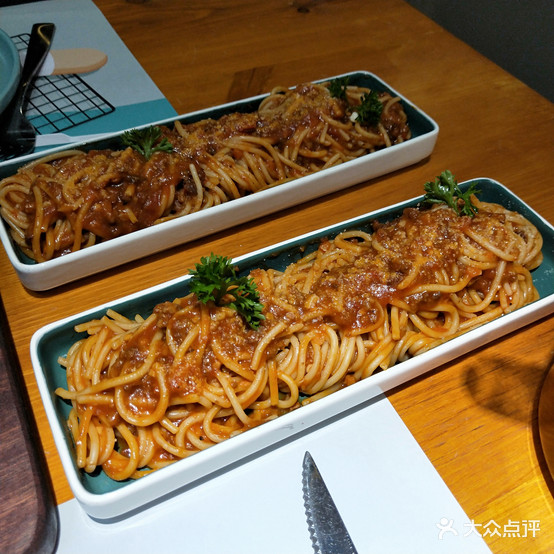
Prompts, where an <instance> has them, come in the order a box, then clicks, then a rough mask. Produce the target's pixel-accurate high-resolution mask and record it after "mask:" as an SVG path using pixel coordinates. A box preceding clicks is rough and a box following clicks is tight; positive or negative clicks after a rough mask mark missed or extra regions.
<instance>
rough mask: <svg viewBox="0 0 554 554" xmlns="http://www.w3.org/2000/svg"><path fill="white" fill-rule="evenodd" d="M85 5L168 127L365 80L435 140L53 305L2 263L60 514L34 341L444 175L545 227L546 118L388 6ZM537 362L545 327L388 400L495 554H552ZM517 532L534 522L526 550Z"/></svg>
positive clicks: (430, 28)
mask: <svg viewBox="0 0 554 554" xmlns="http://www.w3.org/2000/svg"><path fill="white" fill-rule="evenodd" d="M95 3H96V4H97V6H98V7H99V8H100V9H101V10H102V11H103V13H104V14H105V16H106V17H107V18H108V20H109V21H110V22H111V24H112V25H113V27H114V28H115V30H116V31H117V33H118V34H119V36H120V37H121V38H122V39H123V40H124V42H125V44H126V45H127V46H128V47H129V49H130V50H131V52H132V53H133V54H134V56H135V57H136V58H137V59H138V61H139V62H140V63H141V64H142V66H143V67H144V68H145V70H146V71H147V72H148V73H149V75H150V76H151V77H152V79H153V80H154V81H155V83H156V84H157V85H158V87H159V88H160V89H161V91H162V92H163V94H164V95H165V96H166V97H167V98H168V99H169V101H170V102H171V103H172V105H173V106H174V107H175V109H176V110H177V111H178V112H179V113H186V112H190V111H193V110H197V109H201V108H207V107H210V106H213V105H217V104H221V103H224V102H226V101H230V100H236V99H239V98H242V97H246V96H251V95H254V94H258V93H261V92H268V91H269V90H270V89H271V88H272V87H274V86H276V85H286V86H289V85H294V84H298V83H301V82H305V81H310V80H315V79H321V78H325V77H328V76H332V75H336V74H339V73H344V72H349V71H356V70H367V71H371V72H373V73H375V74H376V75H378V76H379V77H380V78H382V79H383V80H384V81H386V82H387V83H389V84H390V85H391V86H393V87H394V88H395V89H397V90H398V91H400V92H401V93H402V94H404V95H405V96H406V97H407V98H409V99H410V100H411V101H412V102H414V103H415V104H416V105H417V106H418V107H419V108H421V109H422V110H424V111H425V112H426V113H428V114H429V115H430V116H431V117H433V118H434V119H435V120H436V121H437V122H438V124H439V126H440V133H439V138H438V141H437V145H436V148H435V150H434V152H433V154H432V155H431V156H430V157H429V158H428V159H426V160H424V161H422V162H421V163H419V164H416V165H414V166H411V167H409V168H406V169H404V170H401V171H397V172H394V173H392V174H390V175H387V176H384V177H381V178H379V179H374V180H372V181H369V182H365V183H361V184H359V185H356V186H353V187H351V188H349V189H347V190H345V191H342V192H339V193H336V194H331V195H328V196H326V197H323V198H320V199H318V200H315V201H312V202H308V203H306V204H303V205H301V206H298V207H297V208H295V209H289V210H285V211H282V212H279V213H277V214H274V215H271V216H268V217H263V218H260V219H257V220H255V221H253V222H251V223H248V224H245V225H240V226H237V227H235V228H233V229H229V230H227V231H224V232H220V233H217V234H214V235H211V236H209V237H207V238H205V239H202V240H197V241H194V242H192V243H189V244H186V245H183V246H180V247H176V248H172V249H170V250H168V251H165V252H163V253H160V254H156V255H153V256H150V257H147V258H145V259H142V260H139V261H137V262H134V263H129V264H126V265H124V266H121V267H119V268H116V269H113V270H110V271H106V272H103V273H101V274H99V275H96V276H94V277H90V278H86V279H83V280H81V281H78V282H76V283H73V284H70V285H66V286H63V287H61V288H59V289H56V290H54V291H50V292H45V293H35V292H31V291H29V290H26V289H25V288H24V287H23V286H22V285H21V283H20V282H19V280H18V278H17V276H16V274H15V272H14V270H13V268H12V266H11V265H10V263H9V261H8V259H7V257H6V255H5V253H4V251H3V250H1V251H0V287H1V292H2V297H3V298H4V302H5V308H6V313H7V318H8V321H9V325H10V328H11V333H12V336H13V340H14V343H15V348H16V351H17V355H18V358H19V362H20V365H21V369H22V373H23V377H24V380H25V382H26V386H27V390H28V394H29V397H30V401H31V404H32V408H33V412H34V416H35V418H36V420H37V422H38V430H39V433H40V438H41V441H42V447H43V451H44V453H45V457H46V460H47V464H48V469H49V473H50V476H51V479H52V482H53V485H54V490H55V495H56V500H57V502H58V503H61V502H64V501H66V500H68V499H70V498H71V492H70V490H69V487H68V485H67V481H66V479H65V476H64V473H63V470H62V467H61V464H60V461H59V458H58V455H57V452H56V449H55V446H54V443H53V440H52V436H51V432H50V429H49V426H48V424H47V422H46V418H45V414H44V409H43V406H42V403H41V400H40V398H39V394H38V390H37V386H36V383H35V380H34V375H33V370H32V367H31V361H30V355H29V342H30V339H31V336H32V334H33V333H34V332H35V331H36V330H37V329H39V328H40V327H42V326H43V325H45V324H47V323H50V322H52V321H54V320H57V319H60V318H62V317H65V316H70V315H73V314H74V313H77V312H80V311H82V310H86V309H88V308H92V307H94V306H96V305H99V304H101V303H104V302H108V301H110V300H114V299H117V298H119V297H121V296H124V295H127V294H130V293H133V292H136V291H139V290H141V289H144V288H146V287H148V286H151V285H155V284H158V283H162V282H164V281H166V280H169V279H171V278H175V277H178V276H180V275H183V274H184V273H186V272H187V271H188V268H190V267H192V266H193V265H194V263H196V262H197V261H198V260H199V258H200V257H201V256H203V255H206V254H209V253H210V252H212V251H213V252H218V253H224V254H225V255H228V256H231V257H234V256H237V255H241V254H245V253H248V252H250V251H252V250H255V249H257V248H260V247H262V246H266V245H269V244H272V243H274V242H278V241H281V240H284V239H288V238H291V237H294V236H296V235H298V234H301V233H305V232H308V231H311V230H314V229H317V228H319V227H322V226H324V225H330V224H333V223H337V222H340V221H342V220H344V219H348V218H351V217H354V216H358V215H361V214H364V213H367V212H370V211H372V210H375V209H377V208H381V207H384V206H387V205H389V204H392V203H396V202H400V201H403V200H406V199H408V198H411V197H413V196H417V195H419V194H421V192H422V185H423V183H424V182H426V181H428V180H431V179H433V178H434V177H435V176H436V175H438V174H439V173H440V172H441V171H443V170H444V169H450V170H451V171H452V172H453V173H454V174H455V175H456V177H457V178H458V180H460V181H463V180H467V179H470V178H474V177H490V178H493V179H496V180H498V181H500V182H501V183H503V184H504V185H506V186H507V187H508V188H510V189H511V190H512V191H513V192H514V193H515V194H517V195H518V196H520V197H521V198H522V199H523V200H524V201H525V202H527V203H528V204H530V205H531V207H533V208H534V209H536V210H537V211H539V212H540V213H541V214H542V215H543V216H544V217H545V218H546V219H547V220H548V221H550V222H554V195H553V194H552V192H553V185H552V175H553V174H554V156H553V153H554V106H553V104H552V103H551V102H549V101H547V100H546V99H544V98H543V97H541V96H540V95H539V94H537V93H536V92H534V91H532V90H531V89H530V88H528V87H527V86H526V85H524V84H523V83H521V82H520V81H518V80H517V79H515V78H514V77H512V76H511V75H509V74H507V73H506V72H505V71H503V70H501V69H500V68H499V67H498V66H496V65H495V64H493V63H492V62H491V61H489V60H487V59H486V58H484V57H483V56H481V55H479V54H478V53H476V52H475V51H474V50H472V49H471V48H470V47H468V46H467V45H465V44H464V43H462V42H460V41H459V40H457V39H456V38H454V37H453V36H452V35H451V34H449V33H448V32H446V31H445V30H443V29H442V28H440V27H439V26H437V25H436V24H434V23H433V22H432V21H431V20H429V19H428V18H426V17H425V16H423V15H421V14H420V13H419V12H417V11H416V10H415V9H413V8H412V7H410V6H409V5H408V4H406V3H404V2H402V1H401V0H387V1H384V0H328V1H324V0H319V1H316V0H306V1H297V0H292V1H291V0H265V1H264V2H259V1H258V0H235V1H234V2H226V1H223V0H219V1H216V0H205V1H200V0H188V1H187V2H182V1H180V0H148V1H144V2H140V3H135V2H125V1H124V0H96V2H95ZM514 40H517V38H516V39H514ZM553 358H554V318H553V317H547V318H544V319H542V320H540V321H538V322H536V323H534V324H532V325H529V326H527V327H525V328H524V329H522V330H520V331H518V332H515V333H512V334H510V335H509V336H506V337H504V338H502V339H499V340H496V341H495V342H493V343H491V344H489V345H487V346H485V347H483V348H480V349H478V350H477V351H473V352H467V353H466V354H465V355H463V356H462V357H460V358H459V359H457V360H456V361H454V362H451V363H448V364H446V365H445V366H443V367H440V368H438V369H436V370H434V371H432V372H431V373H429V374H427V375H426V376H424V377H423V378H420V379H417V380H416V381H412V382H410V383H408V384H406V385H404V386H402V387H400V388H399V389H396V390H394V391H393V392H392V393H391V394H389V398H390V400H391V402H392V403H393V405H394V407H395V409H396V410H397V411H398V413H399V414H400V416H401V417H402V418H403V420H404V421H405V422H406V424H407V425H408V427H409V429H410V431H411V432H412V433H413V435H414V437H415V438H416V439H417V441H418V442H419V444H420V445H421V447H422V448H423V450H424V451H425V453H426V454H427V456H428V457H429V459H430V460H431V462H432V463H433V464H434V466H435V467H436V468H437V470H438V472H439V473H440V475H441V476H442V478H443V479H444V481H445V482H446V484H447V485H448V486H449V487H450V489H451V491H452V492H453V494H454V495H455V496H456V498H457V499H458V501H459V502H460V504H461V506H462V507H463V509H464V510H465V511H466V513H467V514H468V516H469V517H470V518H471V519H473V520H474V521H475V524H476V529H477V530H478V531H480V532H481V533H483V534H484V535H486V536H485V537H484V538H485V540H486V541H487V543H488V544H489V546H490V548H491V549H492V551H493V552H495V553H501V552H522V553H523V552H532V553H539V552H544V553H546V552H550V551H551V550H552V546H553V545H554V518H553V509H554V500H553V497H552V493H551V487H552V479H551V477H550V474H549V473H548V470H547V467H546V463H545V460H544V457H543V454H542V450H541V447H540V441H539V433H538V428H537V404H538V397H539V393H540V389H541V384H542V382H543V380H544V378H545V375H546V372H547V371H548V369H549V368H550V367H551V366H552V363H553ZM445 517H447V514H445ZM491 522H494V523H496V524H497V526H498V527H499V529H496V531H494V529H493V527H494V526H493V525H492V523H491ZM529 522H538V523H535V524H533V525H535V531H534V532H532V533H531V532H528V533H526V531H527V530H529V529H530V528H531V524H530V523H529ZM487 529H488V534H487V533H486V530H487ZM461 531H463V530H461ZM492 531H494V533H492ZM507 531H513V534H514V535H516V534H517V533H519V536H507V535H510V534H512V533H509V532H507ZM516 532H517V533H516ZM525 533H526V534H527V536H523V535H524V534H525Z"/></svg>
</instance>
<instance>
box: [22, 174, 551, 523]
mask: <svg viewBox="0 0 554 554" xmlns="http://www.w3.org/2000/svg"><path fill="white" fill-rule="evenodd" d="M452 178H453V176H452V174H451V173H449V172H445V173H444V174H442V175H441V176H440V178H437V179H436V180H435V182H434V183H433V182H430V183H427V184H426V187H428V188H426V190H427V191H428V192H427V193H426V195H425V196H423V197H418V198H414V199H411V200H409V201H406V202H403V203H401V204H397V205H394V206H392V207H390V208H387V209H383V210H379V211H377V212H374V213H370V214H367V215H364V216H361V217H358V218H355V219H351V220H348V221H345V222H343V223H341V224H338V225H333V226H331V227H326V228H323V229H320V230H317V231H315V232H312V233H309V234H307V235H303V236H301V237H298V238H297V239H295V240H289V241H286V242H283V243H279V244H276V245H274V246H271V247H268V248H264V249H262V250H259V251H257V252H254V253H252V254H249V255H246V256H243V257H241V258H237V259H235V260H233V261H232V262H231V261H230V260H228V259H227V258H225V257H222V256H218V255H215V254H211V255H210V256H206V257H205V258H202V259H201V260H200V262H199V263H198V264H197V265H196V267H195V268H194V269H190V270H189V272H188V274H187V275H185V276H183V277H181V278H178V279H176V280H173V281H171V282H168V283H166V284H163V285H160V286H157V287H153V288H151V289H148V290H146V291H144V292H141V293H138V294H134V295H131V296H128V297H125V298H123V299H120V300H118V301H115V302H113V303H110V304H106V305H103V306H100V307H98V308H96V309H93V310H89V311H87V312H84V313H82V314H78V315H76V316H74V317H70V318H67V319H65V320H62V321H59V322H56V323H53V324H50V325H48V326H46V327H44V328H43V329H41V330H39V331H37V333H35V335H34V336H33V338H32V342H31V357H32V362H33V367H34V370H35V373H36V377H37V381H38V386H39V389H40V393H41V396H42V399H43V402H44V405H45V408H46V413H47V416H48V419H49V422H50V425H51V427H52V430H53V434H54V438H55V441H56V445H57V448H58V450H59V453H60V456H61V460H62V463H63V465H64V468H65V471H66V474H67V477H68V480H69V483H70V485H71V488H72V490H73V492H74V494H75V496H76V498H77V499H78V500H79V502H80V503H81V504H82V505H83V507H84V509H85V510H86V511H87V512H88V513H90V514H91V515H93V516H94V517H98V518H109V517H114V516H118V515H121V514H124V513H125V512H127V511H129V510H133V509H137V508H139V507H140V506H141V505H143V504H145V503H148V502H152V501H155V500H156V499H160V498H161V497H163V496H164V495H168V494H171V493H174V492H175V491H176V490H177V491H178V490H179V489H180V488H182V487H185V486H192V485H193V484H195V483H198V482H199V481H202V480H204V479H208V478H209V476H210V474H212V473H213V472H217V471H221V470H224V468H225V467H226V466H228V465H229V464H234V463H240V460H242V459H243V458H244V457H248V456H251V455H255V453H256V452H258V451H260V450H262V449H264V448H267V447H273V446H274V445H278V443H279V442H280V441H283V440H291V438H293V437H295V436H296V435H297V434H302V433H305V432H309V429H310V427H311V426H313V425H316V424H321V423H322V422H324V421H325V420H326V419H328V418H330V417H335V416H340V414H341V413H343V412H345V411H346V410H348V409H349V408H352V407H354V406H356V405H358V404H361V403H363V402H366V401H368V399H371V398H373V397H374V396H376V395H378V394H380V393H382V392H384V391H387V390H390V389H391V388H393V387H395V386H397V385H399V384H402V383H405V382H407V381H408V380H410V379H412V378H414V377H416V376H419V375H422V374H423V373H425V372H427V371H429V370H431V369H433V368H435V367H437V366H439V365H440V364H444V363H446V362H448V361H449V360H451V359H453V358H455V357H456V356H458V355H460V354H463V353H466V352H467V351H468V350H471V349H474V348H477V347H479V346H481V345H483V344H485V343H487V342H489V341H491V340H494V339H496V338H498V337H500V336H502V335H503V334H505V333H509V332H512V331H514V330H515V329H518V328H520V327H521V326H523V325H526V324H528V323H530V322H531V321H533V320H535V319H538V318H540V317H543V316H544V315H546V314H548V313H551V312H552V311H553V310H554V280H553V279H552V271H553V269H554V251H553V244H554V228H553V227H552V226H551V225H550V224H549V223H548V222H547V221H546V220H544V219H543V218H542V217H541V216H540V215H538V214H537V213H536V212H534V211H533V210H532V209H531V208H530V207H528V206H527V205H526V204H524V203H523V202H522V201H521V200H520V199H519V198H517V197H516V196H514V195H513V194H512V193H511V192H510V191H509V190H508V189H507V188H506V187H504V186H503V185H501V184H500V183H498V182H496V181H493V180H490V179H483V178H481V179H474V180H472V181H468V182H466V183H462V184H460V185H458V184H457V183H456V184H455V185H453V187H454V188H453V189H452V188H451V189H450V190H455V191H457V193H459V196H456V197H455V200H454V201H453V202H452V201H451V202H450V205H448V204H445V203H443V201H442V200H441V201H440V202H438V201H436V194H437V193H438V194H439V195H440V194H442V193H443V192H444V191H445V190H447V189H448V186H446V187H444V186H443V185H444V183H445V179H446V182H447V183H448V182H449V183H450V184H452V183H453V181H452ZM441 198H442V199H444V195H443V196H442V197H441Z"/></svg>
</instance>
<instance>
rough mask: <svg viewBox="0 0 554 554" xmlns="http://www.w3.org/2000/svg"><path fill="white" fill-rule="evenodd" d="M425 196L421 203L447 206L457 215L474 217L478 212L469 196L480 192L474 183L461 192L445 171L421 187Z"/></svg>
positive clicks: (449, 174) (450, 175)
mask: <svg viewBox="0 0 554 554" xmlns="http://www.w3.org/2000/svg"><path fill="white" fill-rule="evenodd" d="M423 188H424V190H425V193H426V194H425V196H424V197H423V201H424V202H426V203H428V204H442V203H444V204H447V205H448V206H450V207H451V208H452V209H453V210H454V211H455V212H456V213H457V214H458V215H468V216H469V217H475V215H476V214H477V212H478V211H479V210H478V208H477V206H474V205H473V204H472V202H471V195H472V194H478V193H479V192H481V191H480V190H478V189H477V186H476V184H475V183H471V185H470V186H469V188H468V189H467V190H466V192H463V191H462V190H461V189H460V187H459V186H458V182H457V181H456V178H455V177H454V175H453V174H452V173H451V172H450V171H448V170H446V171H443V172H442V173H441V174H440V175H439V176H438V177H436V178H435V180H434V181H429V182H427V183H425V184H424V185H423Z"/></svg>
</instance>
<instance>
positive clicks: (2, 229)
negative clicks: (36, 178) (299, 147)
mask: <svg viewBox="0 0 554 554" xmlns="http://www.w3.org/2000/svg"><path fill="white" fill-rule="evenodd" d="M345 75H346V74H345ZM347 75H348V76H349V78H350V82H351V83H352V84H359V85H362V86H368V87H370V88H372V89H376V90H379V91H389V92H391V93H392V94H395V95H398V96H400V97H401V99H402V101H403V105H404V109H405V110H406V112H407V115H408V122H409V124H410V126H411V130H412V138H411V139H410V140H407V141H406V142H403V143H401V144H396V145H394V146H391V147H389V148H385V149H383V150H379V151H377V152H373V153H371V154H367V155H365V156H363V157H361V158H358V159H356V160H352V161H349V162H347V163H344V164H342V165H339V166H335V167H331V168H329V169H326V170H324V171H321V172H319V173H315V174H313V175H308V176H306V177H302V178H300V179H296V180H294V181H290V182H288V183H284V184H282V185H279V186H276V187H273V188H269V189H266V190H263V191H260V192H257V193H255V194H252V195H250V196H246V197H243V198H239V199H236V200H233V201H230V202H227V203H225V204H221V205H219V206H214V207H212V208H209V209H207V210H203V211H201V212H197V213H193V214H189V215H186V216H184V217H181V218H179V219H174V220H172V221H168V222H166V223H162V224H160V225H156V226H154V227H149V228H147V229H142V230H140V231H136V232H134V233H131V234H129V235H124V236H122V237H118V238H115V239H112V240H109V241H106V242H103V243H99V244H96V245H94V246H92V247H90V248H86V249H83V250H80V251H77V252H73V253H71V254H68V255H66V256H62V257H60V258H56V259H53V260H49V261H47V262H42V263H35V262H33V261H32V260H30V259H28V258H27V257H26V256H24V255H23V254H22V252H21V251H20V249H19V248H18V247H17V246H16V245H15V244H14V243H13V241H12V239H11V237H10V235H9V232H8V228H7V225H6V224H5V222H3V221H2V224H1V225H0V238H1V240H2V242H3V244H4V248H5V249H6V252H7V254H8V257H9V259H10V261H11V263H12V264H13V266H14V268H15V270H16V272H17V274H18V276H19V278H20V279H21V282H22V283H23V285H25V286H26V287H27V288H29V289H31V290H48V289H52V288H55V287H57V286H60V285H63V284H65V283H68V282H70V281H74V280H76V279H80V278H82V277H85V276H88V275H92V274H94V273H98V272H100V271H103V270H105V269H108V268H111V267H115V266H116V265H121V264H124V263H126V262H129V261H132V260H137V259H139V258H142V257H144V256H148V255H149V254H153V253H155V252H159V251H161V250H165V249H167V248H171V247H173V246H176V245H178V244H183V243H186V242H188V241H191V240H194V239H198V238H201V237H203V236H206V235H209V234H212V233H215V232H217V231H221V230H223V229H226V228H228V227H231V226H234V225H238V224H240V223H244V222H246V221H250V220H252V219H255V218H257V217H262V216H264V215H267V214H269V213H272V212H276V211H279V210H282V209H285V208H289V207H291V206H296V205H298V204H300V203H302V202H306V201H308V200H311V199H313V198H317V197H319V196H323V195H325V194H329V193H331V192H334V191H337V190H341V189H344V188H346V187H349V186H352V185H354V184H356V183H360V182H362V181H365V180H369V179H373V178H375V177H378V176H381V175H384V174H385V173H389V172H391V171H395V170H397V169H401V168H403V167H406V166H409V165H411V164H414V163H416V162H418V161H420V160H422V159H424V158H426V157H427V156H429V155H430V154H431V152H432V151H433V148H434V146H435V142H436V140H437V135H438V130H439V128H438V125H437V124H436V123H435V122H434V121H433V120H432V119H431V118H430V117H429V116H427V115H426V114H424V113H423V112H422V111H421V110H419V109H418V108H416V107H415V106H414V105H413V104H412V103H411V102H410V101H409V100H407V99H406V98H404V97H403V96H402V95H400V94H399V93H398V92H396V91H394V90H393V89H392V88H391V87H389V86H388V85H387V84H386V83H384V82H383V81H381V80H380V79H379V78H378V77H376V76H375V75H373V74H371V73H367V72H355V73H348V74H347ZM342 76H344V75H340V76H337V77H342ZM333 78H335V77H329V79H333ZM325 80H328V79H325ZM264 96H265V95H261V96H257V97H253V98H248V99H246V100H241V101H240V102H233V103H230V104H225V105H223V106H219V107H217V108H211V109H209V110H202V111H198V112H194V113H192V114H189V115H186V116H180V117H177V118H171V119H168V120H163V121H159V122H156V123H155V124H164V125H171V124H172V123H173V121H174V120H176V119H179V120H181V121H184V122H191V121H197V120H199V119H204V118H208V117H213V118H217V117H220V116H221V115H223V114H224V113H230V112H235V111H252V110H254V109H256V107H257V105H258V104H259V102H260V101H261V99H262V98H263V97H264ZM120 134H121V133H113V134H111V135H108V136H107V137H104V138H103V139H99V140H95V141H89V142H84V143H78V144H77V145H75V147H77V148H83V149H92V148H94V149H98V148H109V147H110V144H112V145H113V144H114V143H115V144H116V145H117V146H114V148H117V147H119V148H120V147H121V146H120V143H119V142H118V140H117V139H118V137H119V136H120ZM64 149H67V147H61V148H53V149H50V150H48V151H45V152H42V153H41V154H40V156H43V155H45V154H47V153H51V152H58V151H62V150H64ZM37 157H39V156H38V155H30V156H25V157H22V158H19V159H18V160H17V162H14V163H4V164H0V178H2V177H5V176H7V175H11V174H13V173H15V172H16V171H17V168H18V167H19V166H21V165H23V164H24V163H27V162H29V161H31V160H33V159H36V158H37Z"/></svg>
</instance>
